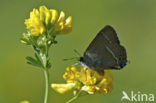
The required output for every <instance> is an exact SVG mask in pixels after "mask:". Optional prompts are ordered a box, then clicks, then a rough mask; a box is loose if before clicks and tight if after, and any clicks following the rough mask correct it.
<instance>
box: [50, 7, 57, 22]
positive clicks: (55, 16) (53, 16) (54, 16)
mask: <svg viewBox="0 0 156 103" xmlns="http://www.w3.org/2000/svg"><path fill="white" fill-rule="evenodd" d="M50 12H51V16H52V17H51V21H50V22H51V24H54V23H55V22H56V20H57V18H58V12H57V11H56V10H54V9H50Z"/></svg>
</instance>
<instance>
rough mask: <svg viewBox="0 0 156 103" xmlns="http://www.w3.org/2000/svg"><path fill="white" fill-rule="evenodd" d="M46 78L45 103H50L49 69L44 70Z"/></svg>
mask: <svg viewBox="0 0 156 103" xmlns="http://www.w3.org/2000/svg"><path fill="white" fill-rule="evenodd" d="M44 76H45V96H44V103H48V94H49V71H48V70H47V69H45V70H44Z"/></svg>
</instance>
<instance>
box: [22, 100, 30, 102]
mask: <svg viewBox="0 0 156 103" xmlns="http://www.w3.org/2000/svg"><path fill="white" fill-rule="evenodd" d="M20 103H30V102H29V101H27V100H24V101H21V102H20Z"/></svg>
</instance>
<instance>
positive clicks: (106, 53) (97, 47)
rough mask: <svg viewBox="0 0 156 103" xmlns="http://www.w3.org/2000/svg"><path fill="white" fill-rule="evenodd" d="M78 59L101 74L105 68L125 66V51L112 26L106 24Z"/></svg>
mask: <svg viewBox="0 0 156 103" xmlns="http://www.w3.org/2000/svg"><path fill="white" fill-rule="evenodd" d="M79 61H80V63H81V65H83V66H85V67H86V68H90V69H92V70H95V71H97V72H99V73H101V74H102V73H103V71H104V70H105V69H117V70H119V69H121V68H123V67H124V66H126V63H127V53H126V49H125V47H124V46H122V45H121V44H120V41H119V38H118V36H117V33H116V32H115V30H114V29H113V27H111V26H109V25H107V26H105V27H104V28H103V29H102V30H101V31H100V32H99V33H98V34H97V35H96V37H95V38H94V39H93V41H92V42H91V43H90V44H89V46H88V48H87V49H86V51H85V52H84V55H83V57H80V58H79Z"/></svg>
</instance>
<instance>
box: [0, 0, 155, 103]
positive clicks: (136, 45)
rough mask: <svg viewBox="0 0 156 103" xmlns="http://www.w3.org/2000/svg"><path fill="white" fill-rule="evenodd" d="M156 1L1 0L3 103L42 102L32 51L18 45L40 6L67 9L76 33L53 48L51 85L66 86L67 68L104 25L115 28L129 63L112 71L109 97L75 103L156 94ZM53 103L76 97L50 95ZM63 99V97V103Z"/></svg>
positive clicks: (0, 94) (0, 97) (41, 82)
mask: <svg viewBox="0 0 156 103" xmlns="http://www.w3.org/2000/svg"><path fill="white" fill-rule="evenodd" d="M155 4H156V1H155V0H92V1H91V0H77V1H75V0H42V1H41V0H26V1H22V0H12V1H9V0H1V1H0V12H1V15H0V22H1V24H0V28H1V35H0V44H1V48H0V50H1V51H0V81H1V85H0V103H19V102H20V101H23V100H28V101H30V102H31V103H42V101H43V96H44V91H43V88H44V79H43V73H42V72H41V70H40V69H37V68H34V67H32V66H29V65H27V64H26V63H25V56H26V55H33V54H32V50H31V49H30V47H27V46H23V45H22V44H20V43H19V38H20V37H21V35H22V33H23V32H24V31H25V25H24V19H26V18H28V16H29V12H30V11H31V10H32V9H33V8H38V7H39V6H40V5H46V6H47V7H48V8H54V9H57V10H59V11H61V10H64V11H65V12H67V13H69V14H67V16H69V15H72V17H73V31H72V32H71V34H70V35H67V37H66V39H64V37H63V36H60V37H57V40H58V41H59V42H58V45H57V47H55V46H54V47H53V48H52V49H51V50H50V52H49V53H50V56H51V57H52V58H51V62H52V63H53V64H54V65H53V67H52V69H51V71H50V75H51V77H50V78H52V79H51V80H50V82H51V83H52V82H53V83H59V82H63V81H64V80H63V79H62V74H63V73H64V71H65V68H66V67H67V66H68V65H69V64H71V63H72V62H75V61H68V62H64V61H62V59H64V58H70V57H74V56H75V55H76V54H75V53H74V52H73V50H74V49H77V50H78V51H79V52H80V53H81V54H82V55H83V52H84V51H85V49H86V47H87V46H88V44H89V43H90V42H91V40H92V39H93V38H94V37H95V35H96V34H97V32H98V31H99V30H100V29H101V28H102V27H103V26H104V25H107V24H109V25H112V26H113V27H114V28H115V29H116V31H117V33H118V36H119V38H120V41H121V44H123V45H124V46H125V47H126V49H127V54H128V60H130V63H129V64H128V65H127V66H126V67H125V68H124V69H123V70H120V71H112V75H113V77H114V88H113V91H112V92H111V93H110V94H108V95H99V94H97V95H89V96H84V97H82V98H79V99H78V100H77V101H75V103H79V102H81V103H86V100H87V102H89V103H95V102H96V103H104V102H106V103H107V102H108V103H112V102H120V99H121V97H122V90H125V91H127V92H130V91H131V90H134V91H136V92H137V91H140V92H142V93H156V91H155V90H156V83H155V82H154V81H155V72H156V69H155V67H154V64H155V60H156V53H155V52H156V46H155V44H156V41H155V38H156V35H155V34H156V29H155V27H156V20H155V19H156V13H155V11H156V6H155ZM50 92H51V94H50V96H51V98H50V101H51V102H52V101H55V102H56V103H64V102H65V101H67V100H69V99H70V98H71V97H72V93H67V94H63V95H60V94H58V93H56V92H55V91H53V90H51V91H50ZM60 98H61V99H60Z"/></svg>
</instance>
